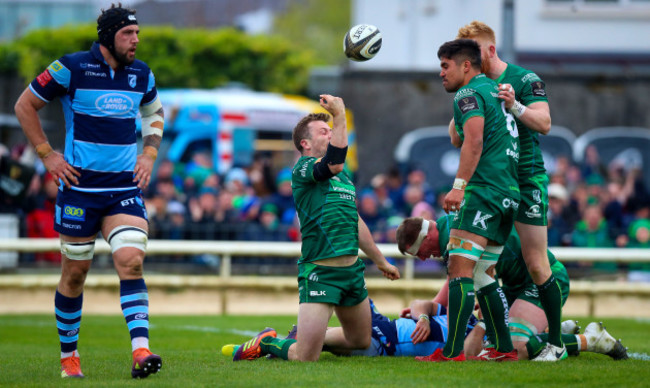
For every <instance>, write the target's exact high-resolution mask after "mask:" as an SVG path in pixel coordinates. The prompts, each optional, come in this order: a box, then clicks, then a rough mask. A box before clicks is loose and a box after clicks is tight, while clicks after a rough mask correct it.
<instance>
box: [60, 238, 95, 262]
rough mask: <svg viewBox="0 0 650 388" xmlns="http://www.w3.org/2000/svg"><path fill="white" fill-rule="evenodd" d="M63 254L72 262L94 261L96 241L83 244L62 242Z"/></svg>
mask: <svg viewBox="0 0 650 388" xmlns="http://www.w3.org/2000/svg"><path fill="white" fill-rule="evenodd" d="M61 254H63V255H64V256H65V257H67V258H68V259H70V260H92V258H93V255H94V254H95V240H91V241H83V242H70V241H61Z"/></svg>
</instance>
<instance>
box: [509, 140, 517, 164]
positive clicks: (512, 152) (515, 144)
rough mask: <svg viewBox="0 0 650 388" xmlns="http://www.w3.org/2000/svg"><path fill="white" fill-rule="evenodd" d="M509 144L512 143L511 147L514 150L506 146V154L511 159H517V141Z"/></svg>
mask: <svg viewBox="0 0 650 388" xmlns="http://www.w3.org/2000/svg"><path fill="white" fill-rule="evenodd" d="M511 144H512V148H513V149H514V150H512V149H510V148H507V149H506V155H508V156H510V157H512V158H513V159H516V160H519V152H517V143H516V142H512V143H511Z"/></svg>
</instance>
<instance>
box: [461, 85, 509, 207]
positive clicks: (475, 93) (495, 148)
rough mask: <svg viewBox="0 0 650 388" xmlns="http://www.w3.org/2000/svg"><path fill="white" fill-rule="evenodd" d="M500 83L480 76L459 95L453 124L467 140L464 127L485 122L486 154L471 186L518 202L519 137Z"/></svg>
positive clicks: (468, 183) (484, 141)
mask: <svg viewBox="0 0 650 388" xmlns="http://www.w3.org/2000/svg"><path fill="white" fill-rule="evenodd" d="M498 92H499V90H498V86H497V83H496V82H494V81H492V80H491V79H489V78H488V77H486V76H485V74H479V75H477V76H475V77H474V78H472V79H471V80H470V81H469V83H468V84H467V85H465V86H463V87H461V88H460V89H458V91H457V92H456V95H455V96H454V121H455V122H456V132H458V135H459V136H460V138H461V140H463V141H464V140H465V134H464V132H463V126H464V125H465V122H467V120H468V119H470V118H472V117H475V116H480V117H483V118H484V126H483V151H482V152H481V159H480V160H479V162H478V165H477V166H476V170H475V171H474V175H472V178H471V179H470V180H469V182H467V185H468V186H472V185H475V186H484V187H490V188H492V189H494V190H496V191H498V192H500V193H502V194H504V195H507V196H509V197H511V198H515V199H519V182H518V177H517V162H518V159H519V137H518V136H517V127H516V126H515V125H514V120H513V119H514V117H512V115H511V114H509V113H508V114H506V113H505V105H504V104H502V100H501V99H499V98H498V97H497V95H498Z"/></svg>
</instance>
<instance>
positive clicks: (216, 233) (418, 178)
mask: <svg viewBox="0 0 650 388" xmlns="http://www.w3.org/2000/svg"><path fill="white" fill-rule="evenodd" d="M0 153H4V154H5V158H8V157H10V158H12V159H13V160H15V161H20V162H22V163H25V164H27V165H29V164H30V163H31V164H32V165H33V166H34V168H35V171H36V173H35V174H34V177H33V179H32V180H31V183H30V184H29V187H28V188H27V190H26V195H25V196H24V198H21V199H20V200H19V202H16V200H15V199H14V200H13V202H12V200H11V199H9V198H4V200H3V201H2V203H0V212H5V213H6V212H9V213H15V214H18V215H19V218H20V220H21V223H22V225H21V235H22V236H26V237H56V232H54V231H53V229H52V223H53V213H54V201H55V198H56V182H54V181H53V179H52V178H51V177H50V176H49V174H47V173H46V172H45V171H44V169H43V166H42V165H41V164H40V161H39V160H38V158H35V157H34V155H33V152H32V151H30V148H29V147H14V148H13V149H11V150H8V149H6V147H4V148H0ZM214 171H215V170H214V168H213V166H212V158H211V155H209V154H208V153H202V152H197V153H195V154H194V156H193V158H192V160H191V161H190V162H189V163H186V164H184V165H181V164H174V163H172V162H170V161H168V160H160V161H159V162H158V163H157V167H156V172H155V175H154V176H153V177H152V182H151V184H150V186H149V188H148V189H147V190H145V192H144V199H145V204H146V208H147V211H148V215H149V221H150V238H152V239H171V240H248V241H299V239H300V232H299V225H298V223H297V217H296V211H295V208H294V204H293V197H292V192H291V170H290V167H289V166H287V167H284V168H280V169H276V168H274V167H273V166H272V163H271V160H270V159H269V158H268V157H265V156H262V155H259V156H258V157H256V158H255V160H254V162H253V163H252V165H251V166H249V167H247V168H245V169H244V168H233V169H231V170H230V171H228V173H226V174H225V175H223V176H220V175H218V174H216V173H215V172H214ZM549 178H550V184H549V187H548V195H549V208H548V219H549V227H548V237H549V246H550V247H553V246H566V247H569V246H573V247H618V248H625V247H635V248H639V247H640V248H648V247H650V193H649V192H648V188H647V182H644V181H643V178H642V175H641V173H640V169H639V168H638V167H635V166H624V165H621V164H619V163H615V162H613V163H610V164H609V165H604V164H603V163H602V162H601V161H600V159H599V157H598V153H597V151H596V149H595V148H593V147H588V148H587V153H586V157H585V162H584V163H582V164H575V163H573V162H572V161H571V160H570V159H569V158H568V157H559V158H557V159H556V160H555V163H553V168H552V169H549ZM447 183H448V182H444V183H443V184H441V185H439V186H437V187H434V186H432V185H430V183H428V181H427V177H426V176H425V174H424V173H423V172H422V171H420V170H411V171H408V172H406V173H402V171H400V170H399V169H397V168H393V169H390V170H389V171H387V172H386V173H383V174H378V175H376V176H374V177H373V178H372V179H371V180H370V182H369V184H368V185H367V186H365V187H357V190H358V196H357V198H358V208H359V214H360V215H361V217H362V218H363V220H364V221H365V222H366V224H367V225H368V227H369V229H370V230H371V232H372V233H373V236H374V238H375V240H376V242H378V243H394V242H395V231H396V228H397V226H398V225H399V224H400V222H401V221H402V220H403V219H404V218H405V217H410V216H421V217H425V218H430V219H435V218H437V217H439V216H441V215H443V214H444V211H443V210H442V207H441V204H442V200H443V198H444V195H445V194H446V193H447V191H448V190H449V189H450V187H449V186H447ZM208 259H209V258H208ZM35 260H37V261H50V262H56V261H58V260H60V256H59V255H58V254H55V253H44V254H37V255H36V256H35ZM418 265H419V266H421V267H422V268H421V269H423V270H424V269H426V268H431V269H432V270H439V265H438V264H437V263H435V262H431V263H428V262H426V263H419V264H418ZM594 268H596V269H598V270H602V271H615V270H617V269H620V268H618V267H617V264H616V263H613V262H612V263H600V264H597V265H595V266H594ZM629 269H631V270H633V271H632V272H633V273H637V272H636V270H639V272H638V274H637V275H638V276H640V277H644V276H647V274H648V272H644V271H643V270H648V269H650V268H648V266H647V265H645V264H636V265H635V264H630V266H629ZM637 275H634V276H637ZM631 276H632V275H631ZM649 280H650V279H649Z"/></svg>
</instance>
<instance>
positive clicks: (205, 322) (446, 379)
mask: <svg viewBox="0 0 650 388" xmlns="http://www.w3.org/2000/svg"><path fill="white" fill-rule="evenodd" d="M577 319H578V320H579V321H580V325H581V326H582V327H583V328H584V327H585V326H586V325H587V323H589V322H590V321H593V320H595V319H589V318H584V317H583V318H579V317H578V318H577ZM294 322H295V317H292V316H225V317H224V316H153V317H152V318H151V333H150V334H151V348H152V350H153V351H154V352H156V353H158V354H160V355H161V356H162V358H163V368H162V370H161V371H160V372H159V373H158V374H156V375H151V376H150V377H149V378H147V379H144V380H133V379H131V374H130V368H131V352H130V340H129V335H128V331H127V329H126V325H125V323H124V318H123V317H122V316H99V315H89V314H88V315H84V316H83V318H82V324H81V333H80V342H79V351H80V353H81V366H82V370H83V372H84V374H85V375H86V378H85V379H81V380H76V379H75V380H68V379H66V380H64V379H61V378H60V375H59V343H58V335H57V332H56V326H55V320H54V316H53V314H52V315H3V316H0V344H1V345H0V386H3V387H4V386H7V387H44V386H48V387H49V386H93V387H117V386H120V387H122V386H152V387H175V388H180V387H188V388H189V387H337V388H341V387H411V386H413V387H428V386H437V387H449V386H457V387H470V386H471V387H535V386H539V387H557V386H569V385H570V386H572V387H626V388H627V387H648V386H650V362H648V361H649V360H650V356H649V355H650V335H649V334H648V333H649V332H650V320H633V319H606V320H605V325H606V327H607V330H608V331H609V332H610V333H612V335H614V336H615V337H617V338H622V340H623V344H624V345H626V346H628V347H629V353H630V355H631V359H630V360H627V361H613V360H611V359H610V358H609V357H607V356H604V355H600V354H591V353H582V354H581V355H580V356H579V357H570V358H569V359H568V360H566V361H563V362H560V363H548V364H547V363H543V364H542V363H533V362H526V361H522V362H516V363H481V362H465V363H441V364H438V363H421V362H417V361H415V360H413V359H412V358H397V357H381V358H379V357H378V358H363V357H335V356H333V355H331V354H329V353H325V354H323V356H321V360H320V361H319V362H318V363H293V362H285V361H282V360H267V359H265V358H263V359H259V360H256V361H252V362H249V361H242V362H237V363H233V362H232V360H231V359H230V358H228V357H225V356H223V355H221V346H222V345H224V344H227V343H242V342H244V341H245V340H247V339H248V338H249V337H251V336H252V335H254V334H255V333H257V332H258V331H260V330H262V329H263V328H264V327H266V326H271V327H274V328H275V329H277V331H278V334H279V335H285V334H286V332H287V331H288V329H289V328H290V327H291V324H293V323H294ZM334 322H335V320H333V322H332V323H334Z"/></svg>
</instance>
